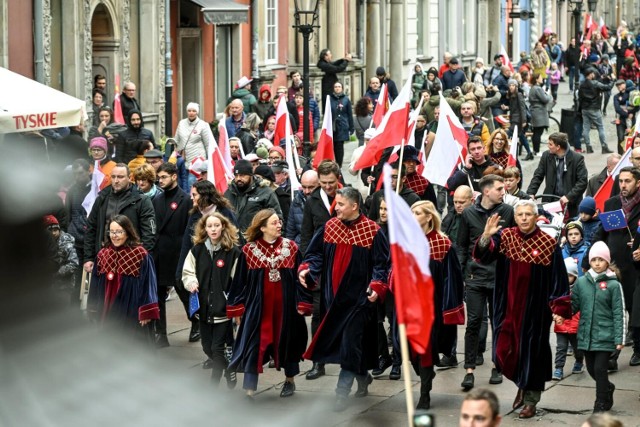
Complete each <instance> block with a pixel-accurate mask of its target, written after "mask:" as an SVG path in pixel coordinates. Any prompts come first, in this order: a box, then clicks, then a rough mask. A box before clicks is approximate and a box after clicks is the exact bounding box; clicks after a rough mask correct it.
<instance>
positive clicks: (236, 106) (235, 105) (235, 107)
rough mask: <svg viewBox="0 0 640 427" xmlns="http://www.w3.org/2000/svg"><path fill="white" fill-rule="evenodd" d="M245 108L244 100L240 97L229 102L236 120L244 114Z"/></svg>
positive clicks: (230, 111)
mask: <svg viewBox="0 0 640 427" xmlns="http://www.w3.org/2000/svg"><path fill="white" fill-rule="evenodd" d="M243 109H244V105H243V104H242V101H240V100H239V99H234V100H233V101H231V103H230V104H229V114H231V115H232V116H233V117H234V118H235V119H236V120H237V119H238V118H239V117H240V116H242V110H243Z"/></svg>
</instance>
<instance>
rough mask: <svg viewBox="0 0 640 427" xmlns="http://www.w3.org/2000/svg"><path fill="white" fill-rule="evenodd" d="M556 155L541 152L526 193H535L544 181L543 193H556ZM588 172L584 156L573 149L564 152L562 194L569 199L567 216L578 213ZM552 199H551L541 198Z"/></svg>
mask: <svg viewBox="0 0 640 427" xmlns="http://www.w3.org/2000/svg"><path fill="white" fill-rule="evenodd" d="M556 178H557V177H556V156H555V155H553V154H551V153H550V152H549V151H545V152H544V153H542V158H541V159H540V163H538V167H537V168H536V170H535V172H534V173H533V177H532V178H531V183H530V184H529V188H527V194H529V195H535V194H536V193H537V192H538V189H539V188H540V185H541V184H542V181H543V180H544V181H545V184H546V187H545V189H544V191H543V193H544V194H556V192H555V187H556ZM587 182H588V172H587V167H586V166H585V164H584V157H582V155H581V154H578V153H576V152H575V151H573V150H569V151H567V152H566V153H565V173H564V181H563V184H564V194H563V195H564V196H567V198H568V199H569V205H568V208H567V209H568V211H569V217H574V216H576V215H577V213H578V206H579V205H580V202H581V201H582V195H583V194H584V190H585V189H586V188H587ZM543 201H545V202H546V201H553V200H543Z"/></svg>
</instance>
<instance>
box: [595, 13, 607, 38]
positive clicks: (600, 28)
mask: <svg viewBox="0 0 640 427" xmlns="http://www.w3.org/2000/svg"><path fill="white" fill-rule="evenodd" d="M598 31H600V34H602V38H603V39H605V40H608V39H609V30H607V24H605V23H604V19H603V18H602V16H601V17H600V21H599V22H598Z"/></svg>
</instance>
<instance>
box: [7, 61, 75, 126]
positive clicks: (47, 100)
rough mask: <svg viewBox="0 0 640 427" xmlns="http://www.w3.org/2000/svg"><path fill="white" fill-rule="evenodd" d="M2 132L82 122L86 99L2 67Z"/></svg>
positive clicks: (71, 124)
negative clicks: (75, 96)
mask: <svg viewBox="0 0 640 427" xmlns="http://www.w3.org/2000/svg"><path fill="white" fill-rule="evenodd" d="M0 94H2V95H0V134H2V133H12V132H26V131H34V130H39V129H48V128H58V127H71V126H78V125H79V124H80V122H81V121H82V120H86V118H87V113H86V107H85V102H84V101H82V100H80V99H77V98H74V97H73V96H70V95H67V94H66V93H64V92H60V91H58V90H55V89H53V88H50V87H49V86H45V85H43V84H41V83H38V82H36V81H34V80H31V79H29V78H27V77H24V76H22V75H20V74H17V73H14V72H12V71H9V70H7V69H6V68H2V67H0Z"/></svg>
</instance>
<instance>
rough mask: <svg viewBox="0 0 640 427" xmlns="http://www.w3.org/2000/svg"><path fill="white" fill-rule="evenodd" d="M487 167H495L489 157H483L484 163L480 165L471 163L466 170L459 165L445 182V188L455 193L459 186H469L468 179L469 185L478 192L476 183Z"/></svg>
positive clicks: (478, 188)
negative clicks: (469, 167)
mask: <svg viewBox="0 0 640 427" xmlns="http://www.w3.org/2000/svg"><path fill="white" fill-rule="evenodd" d="M489 166H497V165H496V164H495V163H493V162H492V161H491V160H490V159H489V156H485V162H484V163H482V164H481V165H477V164H475V163H474V162H471V169H467V167H466V166H464V165H462V164H461V165H460V166H459V169H457V170H456V171H455V172H454V173H453V175H451V177H449V179H448V180H447V188H448V189H449V191H450V192H454V191H456V188H458V187H460V186H461V185H469V178H471V183H472V184H473V190H474V191H480V187H478V182H479V181H480V179H481V178H482V174H483V173H484V171H485V169H487V168H488V167H489Z"/></svg>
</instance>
